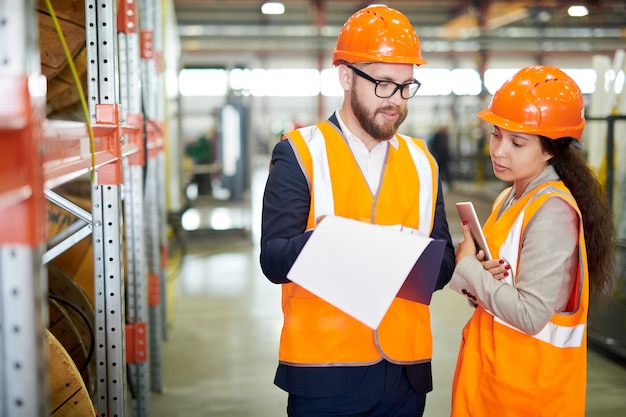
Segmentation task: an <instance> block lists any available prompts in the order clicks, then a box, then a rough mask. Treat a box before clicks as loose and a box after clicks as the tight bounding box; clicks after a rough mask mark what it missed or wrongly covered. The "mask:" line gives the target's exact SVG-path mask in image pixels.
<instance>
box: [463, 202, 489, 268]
mask: <svg viewBox="0 0 626 417" xmlns="http://www.w3.org/2000/svg"><path fill="white" fill-rule="evenodd" d="M456 209H457V211H458V212H459V217H460V218H461V220H467V221H468V222H469V227H470V230H471V231H472V237H473V238H474V241H475V242H476V245H477V246H478V248H480V249H482V250H483V251H484V252H485V257H486V259H492V257H491V252H489V246H488V245H487V240H486V239H485V235H484V234H483V228H482V226H481V224H480V220H478V215H477V214H476V210H475V209H474V204H472V202H471V201H459V202H458V203H456Z"/></svg>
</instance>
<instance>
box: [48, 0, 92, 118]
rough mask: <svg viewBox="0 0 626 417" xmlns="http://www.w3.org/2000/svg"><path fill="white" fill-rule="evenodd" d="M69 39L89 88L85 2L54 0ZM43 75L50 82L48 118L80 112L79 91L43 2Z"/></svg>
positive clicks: (69, 46)
mask: <svg viewBox="0 0 626 417" xmlns="http://www.w3.org/2000/svg"><path fill="white" fill-rule="evenodd" d="M50 3H51V4H52V7H53V8H54V11H55V14H56V16H57V19H58V21H59V24H60V26H61V29H62V31H63V34H64V36H65V40H66V42H67V46H68V49H69V51H70V55H71V56H72V59H73V62H74V64H75V66H76V70H77V72H78V74H79V76H80V78H81V82H82V84H83V89H85V88H86V86H87V83H86V74H87V49H86V43H85V40H86V32H85V1H84V0H51V1H50ZM37 10H38V12H39V13H38V18H39V50H40V51H41V53H40V55H41V56H40V60H41V73H42V74H43V75H45V76H46V78H47V80H48V91H47V96H46V103H47V107H48V116H52V115H59V114H67V113H72V112H75V111H77V110H79V109H80V104H79V103H80V97H79V95H78V94H79V93H78V89H77V88H76V85H75V82H74V79H73V77H72V73H71V70H70V68H69V65H68V62H67V58H66V57H65V54H64V51H63V47H62V46H61V41H60V40H59V35H58V34H57V32H56V29H55V27H54V24H53V21H52V18H51V17H50V13H49V11H48V8H47V7H46V4H45V2H44V1H43V0H38V2H37Z"/></svg>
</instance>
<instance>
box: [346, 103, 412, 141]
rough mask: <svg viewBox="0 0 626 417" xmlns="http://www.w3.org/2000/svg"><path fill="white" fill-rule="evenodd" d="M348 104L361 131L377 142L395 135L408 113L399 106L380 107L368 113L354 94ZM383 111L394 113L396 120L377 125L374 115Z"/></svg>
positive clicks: (406, 109)
mask: <svg viewBox="0 0 626 417" xmlns="http://www.w3.org/2000/svg"><path fill="white" fill-rule="evenodd" d="M350 104H351V106H352V111H353V112H354V115H355V116H356V118H357V120H358V121H359V124H360V125H361V127H362V128H363V130H365V131H366V132H367V134H368V135H370V136H371V137H372V138H374V139H376V140H378V141H383V140H389V139H391V138H392V137H393V136H394V135H395V134H396V132H397V131H398V128H399V127H400V125H401V124H402V122H404V119H406V116H407V114H408V113H409V110H408V108H406V107H404V108H402V107H400V106H385V107H380V108H378V109H376V110H374V111H373V112H372V113H370V112H369V111H368V110H367V109H366V108H365V105H364V104H363V102H362V101H361V100H359V98H358V97H357V96H356V95H355V94H353V95H352V97H351V98H350ZM385 111H394V112H396V113H397V114H398V118H397V119H396V120H395V121H393V122H390V121H384V122H382V123H377V122H376V115H377V114H378V113H382V112H385Z"/></svg>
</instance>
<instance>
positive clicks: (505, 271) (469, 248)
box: [456, 220, 511, 280]
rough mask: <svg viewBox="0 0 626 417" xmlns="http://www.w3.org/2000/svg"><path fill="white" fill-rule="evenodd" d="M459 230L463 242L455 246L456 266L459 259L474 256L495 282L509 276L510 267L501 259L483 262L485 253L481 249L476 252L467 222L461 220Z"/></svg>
mask: <svg viewBox="0 0 626 417" xmlns="http://www.w3.org/2000/svg"><path fill="white" fill-rule="evenodd" d="M461 229H462V230H463V240H462V241H460V242H459V243H458V244H457V249H456V263H457V264H458V263H459V262H460V261H461V259H463V258H465V257H466V256H470V255H472V256H475V257H476V259H478V260H479V261H480V262H481V263H482V265H483V268H485V270H486V271H489V273H490V274H491V275H492V276H493V277H494V278H495V279H497V280H501V279H504V278H506V277H507V276H509V270H510V269H511V266H510V265H509V264H507V263H506V262H505V261H504V260H503V259H492V260H485V252H484V251H483V250H482V249H481V250H479V251H478V252H476V243H475V242H474V238H473V237H472V232H471V230H470V227H469V223H468V222H467V220H463V222H462V224H461Z"/></svg>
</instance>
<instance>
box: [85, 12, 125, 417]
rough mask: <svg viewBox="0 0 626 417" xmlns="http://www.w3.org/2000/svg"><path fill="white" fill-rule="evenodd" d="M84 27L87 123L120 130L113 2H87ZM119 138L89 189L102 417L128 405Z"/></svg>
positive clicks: (117, 413) (98, 404) (98, 405)
mask: <svg viewBox="0 0 626 417" xmlns="http://www.w3.org/2000/svg"><path fill="white" fill-rule="evenodd" d="M85 23H86V29H87V36H86V37H87V39H86V42H87V80H88V94H87V100H88V103H89V111H90V117H91V122H93V123H96V122H100V123H104V122H106V123H111V124H115V125H117V126H119V123H120V120H119V116H120V115H119V97H118V94H119V86H118V82H119V81H118V67H117V63H118V59H117V58H118V57H117V33H116V27H117V21H116V0H86V2H85ZM98 105H108V106H107V107H104V109H107V110H108V111H106V114H100V113H99V112H97V107H98ZM101 108H103V107H101ZM99 118H103V119H105V120H98V119H99ZM120 139H121V138H120V137H119V136H118V137H117V140H118V144H117V149H119V150H120V155H119V158H117V159H115V160H114V161H112V162H110V163H108V164H106V165H103V166H102V167H99V168H98V169H97V171H96V172H95V176H94V181H93V182H92V190H91V200H92V215H93V233H92V239H93V255H94V280H95V281H94V290H95V294H94V304H95V320H96V323H95V332H96V373H97V386H96V389H97V393H98V395H97V400H96V401H97V402H96V404H95V406H96V409H97V410H98V413H99V415H100V416H103V417H104V416H116V417H120V416H124V415H125V414H126V413H125V410H126V404H127V403H126V401H127V398H126V397H127V395H126V387H127V386H126V355H125V305H124V298H125V296H124V279H123V277H124V273H123V255H122V224H121V223H122V222H121V219H122V208H121V206H122V205H121V184H122V158H121V142H120Z"/></svg>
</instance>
